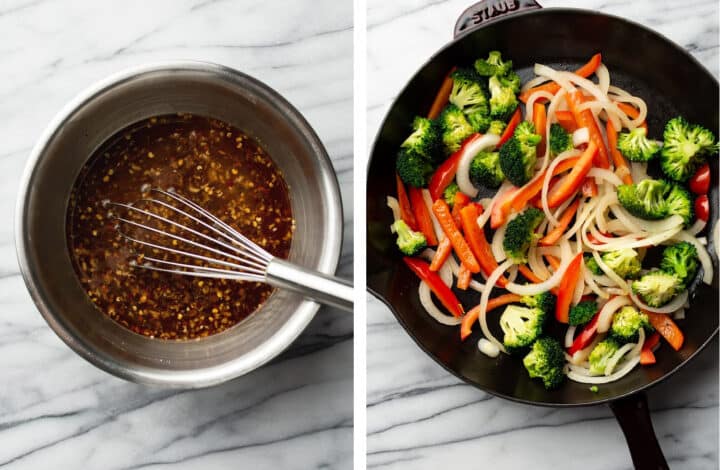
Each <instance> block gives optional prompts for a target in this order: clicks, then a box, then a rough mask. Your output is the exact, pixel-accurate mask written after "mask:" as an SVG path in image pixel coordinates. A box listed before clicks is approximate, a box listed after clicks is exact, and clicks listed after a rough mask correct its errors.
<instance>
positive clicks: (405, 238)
mask: <svg viewBox="0 0 720 470" xmlns="http://www.w3.org/2000/svg"><path fill="white" fill-rule="evenodd" d="M390 230H392V231H393V232H395V233H397V236H398V237H397V242H396V243H397V246H398V248H400V251H401V252H402V254H404V255H405V256H415V255H417V254H418V253H420V252H421V251H422V250H424V249H425V248H426V247H427V240H426V239H425V235H423V234H422V233H421V232H414V231H413V230H412V229H411V228H410V227H409V226H408V224H406V223H405V221H404V220H402V219H401V220H396V221H395V223H393V224H392V225H391V226H390Z"/></svg>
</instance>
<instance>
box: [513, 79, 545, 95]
mask: <svg viewBox="0 0 720 470" xmlns="http://www.w3.org/2000/svg"><path fill="white" fill-rule="evenodd" d="M549 81H550V79H549V78H547V77H535V78H532V79H530V80H528V81H527V82H525V84H524V85H523V86H522V88H520V91H521V92H526V91H528V90H529V89H531V88H535V87H536V86H538V85H542V84H543V83H547V82H549Z"/></svg>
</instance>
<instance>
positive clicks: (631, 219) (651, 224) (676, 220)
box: [611, 204, 683, 233]
mask: <svg viewBox="0 0 720 470" xmlns="http://www.w3.org/2000/svg"><path fill="white" fill-rule="evenodd" d="M611 210H612V212H613V214H615V217H617V218H618V219H620V220H622V221H623V223H625V224H626V225H628V226H630V227H639V229H640V230H641V231H643V232H648V233H658V232H664V231H665V230H671V229H674V228H676V227H677V226H678V225H682V224H683V218H682V217H681V216H679V215H672V216H670V217H666V218H664V219H661V220H645V219H641V218H640V217H635V216H634V215H632V214H631V213H630V212H628V211H627V209H625V208H624V207H622V206H621V205H619V204H615V205H613V206H612V209H611Z"/></svg>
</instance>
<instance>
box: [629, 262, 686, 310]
mask: <svg viewBox="0 0 720 470" xmlns="http://www.w3.org/2000/svg"><path fill="white" fill-rule="evenodd" d="M679 290H680V281H679V280H678V278H677V277H676V276H675V275H674V274H670V273H666V272H665V271H659V270H655V271H650V272H649V273H646V274H645V275H643V276H642V277H641V278H640V279H638V280H637V281H633V283H632V291H633V292H634V293H635V295H637V296H638V297H640V299H641V300H642V301H643V302H645V303H646V304H648V305H649V306H651V307H662V306H663V305H665V304H666V303H668V302H670V301H671V300H672V299H673V297H675V295H676V294H677V293H678V291H679Z"/></svg>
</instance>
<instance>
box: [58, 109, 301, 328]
mask: <svg viewBox="0 0 720 470" xmlns="http://www.w3.org/2000/svg"><path fill="white" fill-rule="evenodd" d="M154 187H156V188H161V189H168V188H173V189H174V190H175V191H176V192H177V193H178V194H181V195H183V196H185V197H187V198H189V199H191V200H192V201H193V202H195V203H197V204H199V205H200V206H202V207H203V208H205V209H207V210H209V211H210V212H211V213H213V214H214V215H215V216H217V217H219V218H220V219H222V220H223V221H224V222H226V223H228V224H229V225H230V226H232V227H233V228H235V229H237V230H238V231H239V232H241V233H242V234H244V235H245V236H246V237H248V238H249V239H251V240H252V241H254V242H255V243H257V244H258V245H260V246H261V247H263V248H265V249H266V250H267V251H269V252H270V253H271V254H273V255H275V256H277V257H280V258H287V256H288V253H289V251H290V243H291V239H292V232H293V229H294V220H293V217H292V212H291V208H290V198H289V194H288V188H287V185H286V183H285V180H284V179H283V176H282V174H281V173H280V171H279V169H278V168H277V167H276V166H275V164H274V163H273V161H272V160H271V159H270V157H269V156H268V155H267V154H266V153H265V151H264V150H263V149H262V148H261V147H260V146H259V145H258V144H257V142H255V141H253V140H252V139H251V138H249V137H247V136H245V135H243V134H242V133H241V132H240V131H239V130H238V129H236V128H234V127H232V126H230V125H228V124H226V123H224V122H221V121H217V120H214V119H208V118H203V117H198V116H192V115H187V114H183V115H168V116H160V117H157V118H151V119H149V120H146V121H142V122H139V123H137V124H134V125H132V126H130V127H128V128H127V129H124V130H123V131H120V132H119V133H117V134H116V135H115V136H113V137H112V138H111V139H109V140H108V141H107V142H106V143H105V144H104V145H103V146H102V147H101V148H100V149H99V150H98V151H97V152H96V153H95V154H94V155H93V156H92V157H91V158H90V160H89V162H88V164H87V165H86V166H85V167H84V168H83V170H82V171H81V173H80V175H79V177H78V179H77V181H76V183H75V187H74V188H73V191H72V194H71V197H70V204H69V207H68V214H67V235H68V246H69V249H70V253H71V258H72V261H73V265H74V266H75V271H76V272H77V274H78V276H79V278H80V282H81V283H82V285H83V287H84V288H85V290H86V292H87V294H88V295H89V296H90V299H91V300H92V301H93V303H94V304H95V305H96V306H97V307H98V308H99V309H100V310H101V311H102V312H104V313H105V314H107V315H108V316H110V318H112V319H113V320H115V321H116V322H118V323H120V324H121V325H123V326H125V327H127V328H129V329H130V330H132V331H134V332H136V333H140V334H143V335H145V336H150V337H154V338H163V339H191V338H199V337H204V336H208V335H211V334H215V333H218V332H220V331H223V330H225V329H227V328H229V327H231V326H233V325H235V324H237V323H238V322H239V321H241V320H243V319H244V318H246V317H247V316H248V315H250V314H251V313H252V312H254V311H255V310H257V308H258V307H259V306H260V305H261V304H262V303H263V302H265V301H266V300H267V298H268V297H269V296H270V294H271V293H272V291H273V289H272V288H271V287H269V286H267V285H265V284H261V283H255V282H238V281H228V280H219V279H203V278H198V277H189V276H181V275H176V274H168V273H161V272H155V271H149V270H145V269H139V268H133V267H132V266H131V262H132V260H139V261H142V256H140V257H138V252H139V251H142V250H141V249H140V247H138V246H136V245H134V244H132V243H128V242H127V241H126V240H124V239H123V238H122V236H121V235H120V234H119V233H118V231H117V230H116V225H117V222H116V220H115V219H114V218H113V217H112V215H113V211H115V212H114V213H115V214H117V211H116V210H115V209H114V208H113V207H112V206H110V205H108V204H107V202H108V201H113V202H123V203H133V202H135V201H138V200H140V199H142V198H146V197H154V198H157V195H156V194H154V192H149V189H150V188H154ZM160 199H162V197H161V198H160ZM163 215H165V213H163ZM174 219H175V220H177V221H178V222H181V223H185V221H184V220H182V219H179V218H177V217H175V218H174Z"/></svg>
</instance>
